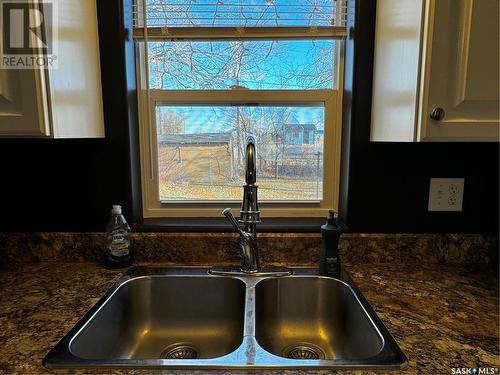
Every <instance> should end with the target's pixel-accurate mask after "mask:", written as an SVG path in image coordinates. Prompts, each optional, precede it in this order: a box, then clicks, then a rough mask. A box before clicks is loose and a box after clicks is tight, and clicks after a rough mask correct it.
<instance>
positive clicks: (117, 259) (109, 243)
mask: <svg viewBox="0 0 500 375" xmlns="http://www.w3.org/2000/svg"><path fill="white" fill-rule="evenodd" d="M130 233H131V230H130V227H129V225H128V223H127V220H125V217H124V216H123V214H122V207H121V206H119V205H114V206H113V209H112V210H111V218H110V220H109V223H108V225H107V226H106V248H105V259H104V263H105V265H106V267H108V268H123V267H128V266H130V265H131V264H132V261H133V253H132V240H131V236H130Z"/></svg>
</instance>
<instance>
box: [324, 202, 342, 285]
mask: <svg viewBox="0 0 500 375" xmlns="http://www.w3.org/2000/svg"><path fill="white" fill-rule="evenodd" d="M337 221H338V214H337V212H335V211H334V210H330V211H329V213H328V219H327V220H326V224H325V225H322V226H321V236H322V237H323V246H322V248H321V254H320V259H319V274H320V276H327V277H334V278H340V254H339V240H340V235H341V234H342V226H341V225H340V224H339V223H338V222H337Z"/></svg>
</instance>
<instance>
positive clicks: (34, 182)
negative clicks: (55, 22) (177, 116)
mask: <svg viewBox="0 0 500 375" xmlns="http://www.w3.org/2000/svg"><path fill="white" fill-rule="evenodd" d="M120 4H121V2H120V1H119V0H112V1H111V0H98V1H97V5H98V17H99V35H100V53H101V73H102V87H103V101H104V108H105V113H104V117H105V118H104V122H105V132H106V138H105V139H77V140H58V139H55V140H52V139H0V171H1V177H0V181H1V182H0V231H2V230H9V231H28V230H39V231H43V230H56V231H87V230H88V231H92V230H102V229H103V227H104V225H105V222H106V221H107V219H108V218H109V212H110V209H111V205H112V204H113V203H116V204H122V205H123V206H124V208H125V212H127V213H129V214H130V213H131V210H132V196H133V195H134V194H135V195H136V194H137V191H136V190H135V189H133V184H132V183H131V178H130V176H131V171H132V170H133V169H132V168H133V167H132V165H133V164H132V163H131V160H132V159H131V152H130V144H129V138H130V137H129V133H131V132H132V131H133V130H132V129H133V128H131V121H129V118H128V116H129V111H128V110H127V108H128V101H130V98H129V96H130V92H132V90H133V89H134V88H133V87H127V82H129V81H130V80H129V81H127V80H126V79H125V77H126V75H127V71H126V69H125V65H124V60H125V58H124V57H125V54H126V53H128V54H130V43H131V42H130V41H126V38H127V35H125V34H124V33H123V27H122V25H123V19H124V17H125V15H123V14H122V12H121V5H120ZM128 17H130V15H128ZM132 82H133V80H132ZM132 103H133V102H132ZM134 169H136V166H135V165H134Z"/></svg>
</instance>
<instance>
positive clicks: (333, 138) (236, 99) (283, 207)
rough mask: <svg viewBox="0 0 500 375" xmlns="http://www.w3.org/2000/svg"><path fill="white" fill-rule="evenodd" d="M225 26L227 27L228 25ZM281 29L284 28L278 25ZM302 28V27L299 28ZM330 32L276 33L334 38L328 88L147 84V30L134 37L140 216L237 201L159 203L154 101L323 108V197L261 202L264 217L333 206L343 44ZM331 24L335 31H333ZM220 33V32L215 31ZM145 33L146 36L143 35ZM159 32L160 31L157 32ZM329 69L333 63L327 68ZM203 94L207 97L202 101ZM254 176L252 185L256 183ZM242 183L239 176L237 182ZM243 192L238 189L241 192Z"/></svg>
mask: <svg viewBox="0 0 500 375" xmlns="http://www.w3.org/2000/svg"><path fill="white" fill-rule="evenodd" d="M228 29H229V28H228ZM283 29H285V28H283ZM304 29H305V28H304ZM331 29H332V30H331V31H330V34H329V36H325V35H326V32H324V31H323V30H322V31H321V33H320V35H316V36H315V35H314V34H311V32H310V31H308V32H306V31H305V32H303V33H300V32H298V31H296V30H295V31H294V34H293V36H291V35H292V33H291V32H290V31H289V30H287V31H286V33H285V34H282V35H281V38H282V39H283V37H284V36H285V35H287V36H286V37H285V38H286V39H299V40H311V39H334V40H335V41H336V43H335V45H334V48H335V49H336V51H333V50H332V53H335V54H336V55H337V56H338V58H337V59H336V60H337V61H336V66H335V67H334V68H336V69H335V72H334V88H332V89H304V90H288V89H282V90H254V89H249V90H247V89H245V90H238V89H228V90H168V89H149V87H148V80H149V79H148V78H149V77H148V72H147V70H146V69H147V64H146V58H147V56H146V50H145V42H146V41H147V40H148V38H147V33H148V31H144V30H143V32H142V36H141V37H139V39H138V40H136V79H137V92H138V110H139V140H140V147H139V148H140V163H141V186H142V211H143V212H142V214H143V217H144V218H145V219H148V218H149V219H153V218H162V217H179V218H193V217H202V218H210V217H219V216H220V212H221V209H222V208H225V207H231V208H233V209H239V207H240V204H241V202H240V201H215V202H214V201H198V200H197V201H182V202H175V201H170V202H166V203H165V202H161V201H160V199H159V198H160V197H159V183H158V175H159V174H158V154H157V150H158V148H157V131H156V106H157V104H173V105H182V104H183V105H190V104H198V105H200V104H214V105H217V104H219V105H220V104H228V103H231V104H239V103H241V104H245V103H265V104H277V105H293V106H300V105H303V106H312V105H314V104H316V105H318V104H321V106H323V107H324V109H325V112H324V113H325V118H324V132H325V133H324V144H323V199H322V200H321V201H260V202H259V205H260V209H261V210H263V215H262V216H263V217H303V218H305V217H324V216H325V215H327V214H328V210H329V209H332V208H333V209H335V210H338V207H339V192H340V164H341V137H342V134H341V133H342V93H343V88H344V78H343V77H344V49H345V41H344V37H345V35H343V34H342V33H341V32H340V31H339V30H338V29H341V28H337V27H335V28H331ZM334 29H335V30H334ZM194 30H197V32H196V31H192V30H190V31H189V40H193V41H198V40H207V34H206V32H202V30H200V29H199V28H194ZM214 31H215V33H214V35H217V37H215V38H213V39H212V38H209V39H210V40H214V39H216V40H224V39H226V38H233V39H235V38H239V39H248V40H256V39H259V40H277V39H280V34H279V32H277V30H273V32H271V33H268V34H265V32H264V30H259V33H258V38H257V37H256V36H255V35H253V36H251V37H249V38H247V37H248V35H245V37H244V38H242V35H241V30H240V32H239V34H237V35H233V36H230V35H231V34H230V32H227V35H226V36H225V37H224V39H221V36H220V35H219V34H220V32H219V30H214ZM218 33H219V34H218ZM144 34H146V38H145V40H143V39H144V38H143V36H144ZM160 34H161V33H160ZM158 39H164V40H171V39H172V37H171V36H170V37H165V36H163V35H159V34H158V33H156V34H155V37H154V40H158ZM332 69H333V67H332ZM207 98H210V99H209V100H207ZM258 182H259V180H258V176H257V185H258ZM242 184H243V181H242ZM242 193H243V192H242Z"/></svg>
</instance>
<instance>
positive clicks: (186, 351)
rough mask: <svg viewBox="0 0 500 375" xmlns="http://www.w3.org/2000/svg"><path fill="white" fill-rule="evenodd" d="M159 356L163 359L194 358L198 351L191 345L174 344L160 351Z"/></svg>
mask: <svg viewBox="0 0 500 375" xmlns="http://www.w3.org/2000/svg"><path fill="white" fill-rule="evenodd" d="M160 356H161V358H164V359H196V357H198V353H197V351H196V349H195V348H193V347H192V346H191V345H186V344H174V345H170V346H169V347H167V348H166V349H165V350H164V351H163V352H161V354H160Z"/></svg>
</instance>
